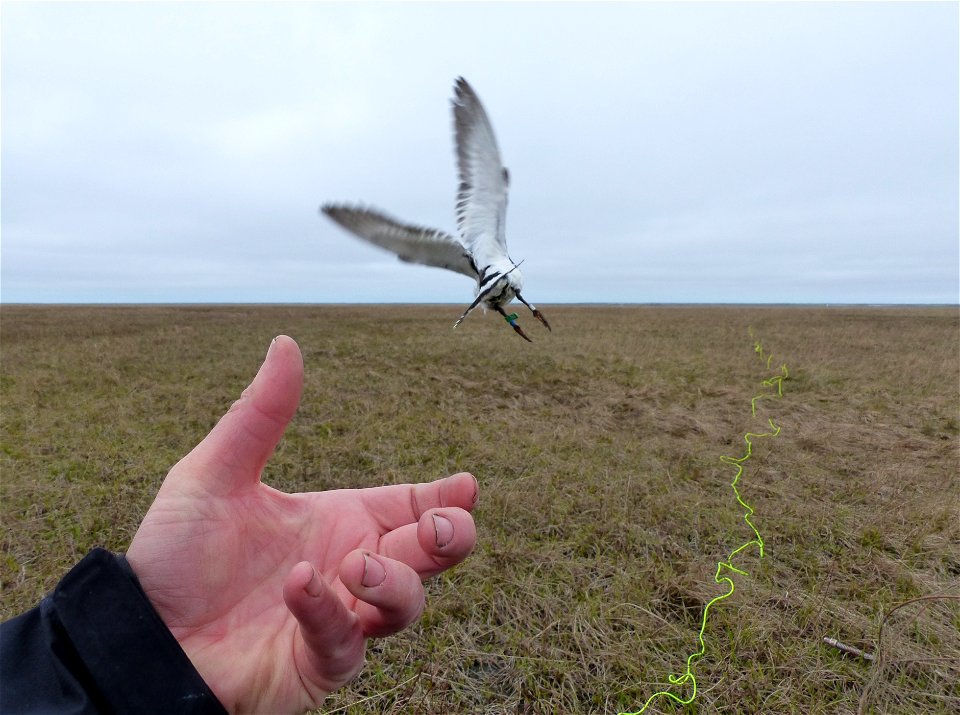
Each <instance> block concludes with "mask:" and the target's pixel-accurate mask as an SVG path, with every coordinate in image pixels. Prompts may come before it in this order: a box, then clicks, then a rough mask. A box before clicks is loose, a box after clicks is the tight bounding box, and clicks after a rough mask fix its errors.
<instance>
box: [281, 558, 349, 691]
mask: <svg viewBox="0 0 960 715" xmlns="http://www.w3.org/2000/svg"><path fill="white" fill-rule="evenodd" d="M283 601H284V603H286V604H287V608H288V609H289V610H290V613H292V614H293V617H294V618H296V619H297V624H298V625H299V628H300V636H301V638H302V641H303V649H302V650H300V651H299V652H298V651H296V650H295V651H294V654H295V657H297V658H299V659H300V662H297V667H298V668H299V670H300V672H301V673H302V674H303V675H304V676H306V677H305V680H306V681H309V682H312V683H315V684H317V686H318V687H319V689H321V690H325V691H326V692H329V691H330V690H333V689H335V688H338V687H340V686H341V685H343V684H344V683H346V682H347V681H349V680H350V679H352V678H353V677H354V676H355V675H356V674H357V673H358V672H359V671H360V669H361V668H362V667H363V652H364V637H363V631H362V628H361V626H360V621H359V619H358V618H357V616H356V615H355V614H354V613H351V612H350V610H349V609H348V608H347V607H346V606H345V605H344V604H343V601H341V600H340V598H339V597H338V596H337V594H336V593H335V592H334V591H333V589H332V588H330V586H329V585H328V584H327V583H325V582H324V580H323V579H322V578H321V577H320V575H319V574H318V573H317V571H316V569H314V567H313V566H312V565H311V564H310V563H309V562H307V561H301V562H300V563H298V564H297V565H296V566H294V567H293V568H292V569H291V570H290V573H289V574H288V576H287V578H286V580H285V581H284V584H283ZM311 694H312V695H317V693H311ZM325 694H326V693H322V694H319V695H321V697H319V698H318V699H317V701H318V702H319V700H321V699H322V695H325Z"/></svg>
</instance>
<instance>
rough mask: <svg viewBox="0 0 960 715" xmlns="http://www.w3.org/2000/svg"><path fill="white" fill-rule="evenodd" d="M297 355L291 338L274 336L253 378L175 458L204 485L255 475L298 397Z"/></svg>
mask: <svg viewBox="0 0 960 715" xmlns="http://www.w3.org/2000/svg"><path fill="white" fill-rule="evenodd" d="M302 390H303V358H302V357H301V355H300V348H299V347H298V346H297V343H296V341H294V340H293V338H289V337H287V336H286V335H281V336H279V337H277V338H274V340H273V342H272V343H271V344H270V349H269V350H268V351H267V357H266V358H265V359H264V361H263V365H261V366H260V370H259V372H257V375H256V377H254V378H253V382H251V383H250V385H249V386H248V387H247V389H246V390H244V391H243V394H241V395H240V399H239V400H237V401H236V402H234V403H233V405H232V406H231V407H230V409H229V410H228V411H227V413H226V414H225V415H224V416H223V417H221V418H220V421H219V422H217V424H216V425H215V426H214V428H213V429H212V430H211V431H210V434H208V435H207V436H206V437H205V438H204V439H203V441H202V442H200V444H198V445H197V446H196V447H194V449H193V451H191V452H190V454H188V455H187V456H186V457H184V459H183V460H182V461H181V465H180V466H181V468H182V469H187V470H189V471H190V472H192V473H194V474H195V475H196V477H198V478H200V479H203V480H204V481H206V482H207V484H208V486H211V487H216V486H220V487H221V488H223V489H227V490H229V489H232V488H234V487H236V486H240V485H243V484H249V483H250V482H255V481H257V480H258V479H260V473H261V472H262V471H263V467H264V465H265V464H266V463H267V460H268V459H269V458H270V455H271V454H273V450H274V449H275V448H276V446H277V443H278V442H279V441H280V438H281V437H282V436H283V432H284V430H285V429H286V428H287V424H289V422H290V420H291V419H292V418H293V415H294V413H295V412H296V411H297V405H298V404H299V403H300V393H301V391H302Z"/></svg>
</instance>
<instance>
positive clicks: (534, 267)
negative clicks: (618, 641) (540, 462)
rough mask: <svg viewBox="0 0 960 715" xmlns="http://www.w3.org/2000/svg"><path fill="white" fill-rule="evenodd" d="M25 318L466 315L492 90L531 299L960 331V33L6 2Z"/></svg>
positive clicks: (471, 13)
mask: <svg viewBox="0 0 960 715" xmlns="http://www.w3.org/2000/svg"><path fill="white" fill-rule="evenodd" d="M0 24H2V46H0V47H2V65H0V71H2V84H0V87H2V90H0V91H2V300H3V301H4V302H311V303H312V302H453V303H458V304H466V303H468V302H470V300H471V299H472V297H473V291H474V284H473V283H472V281H470V280H469V279H467V278H465V277H463V276H461V275H458V274H454V273H448V272H446V271H442V270H440V269H431V268H425V267H414V266H410V265H408V264H403V263H400V262H399V261H397V260H396V259H395V258H394V257H393V256H392V255H390V254H387V253H385V252H382V251H380V250H378V249H376V248H374V247H371V246H368V245H366V244H363V243H361V242H360V241H358V240H356V239H353V238H351V237H350V236H349V235H347V234H346V233H344V232H343V231H341V230H340V229H339V228H337V227H336V226H334V225H333V224H332V223H330V222H329V221H328V220H327V219H326V218H324V217H322V216H320V215H319V214H318V211H317V209H318V206H319V205H320V204H321V203H323V202H326V201H349V202H357V201H359V202H363V203H366V204H370V205H374V206H377V207H380V208H382V209H384V210H386V211H387V212H389V213H391V214H392V215H394V216H396V217H398V218H401V219H405V220H407V221H410V222H414V223H420V224H427V225H434V226H436V227H438V228H444V229H446V230H450V231H453V229H454V228H455V223H454V216H453V208H454V194H455V190H456V172H455V165H454V154H453V145H452V120H451V115H450V96H451V94H452V86H453V80H454V78H455V77H457V76H458V75H463V76H464V77H466V78H467V79H468V81H469V82H470V83H471V84H472V85H473V87H474V88H475V89H476V91H477V93H478V94H479V95H480V97H481V99H482V101H483V103H484V104H485V106H486V108H487V111H488V113H489V114H490V117H491V119H492V121H493V124H494V128H495V130H496V133H497V137H498V140H499V144H500V149H501V153H502V155H503V158H504V162H505V164H506V165H507V166H508V167H509V169H510V172H511V179H512V187H511V195H510V208H509V212H508V218H507V237H508V241H509V246H510V252H511V254H512V256H513V258H514V259H516V260H520V259H524V261H525V262H524V264H523V272H524V277H525V290H524V295H525V297H526V298H527V299H528V300H532V301H534V302H535V303H537V304H546V305H549V304H550V303H559V302H639V303H647V302H760V303H769V302H776V303H794V302H799V303H809V302H813V303H824V302H827V303H957V302H958V299H960V298H958V291H960V248H958V246H960V236H958V213H960V206H958V195H960V187H958V155H960V149H958V136H960V122H958V107H960V96H958V87H960V80H958V57H960V47H958V27H960V18H958V4H957V3H955V2H942V3H913V2H910V3H897V2H893V3H879V4H872V3H859V2H858V3H836V4H835V3H823V2H817V3H798V4H792V3H791V4H786V3H742V4H741V3H734V4H724V3H708V4H699V3H697V4H695V3H679V4H677V3H673V4H653V3H636V4H633V3H610V4H597V3H590V4H578V3H562V4H554V3H545V2H544V3H531V4H513V3H505V4H488V3H482V4H461V3H428V4H406V3H389V4H362V3H350V4H334V3H317V4H305V3H298V4H283V3H264V4H232V3H214V4H192V3H191V4H176V3H156V4H153V3H151V4H147V3H120V4H116V3H104V4H83V3H67V4H54V3H42V4H33V3H9V2H5V3H3V6H2V10H0Z"/></svg>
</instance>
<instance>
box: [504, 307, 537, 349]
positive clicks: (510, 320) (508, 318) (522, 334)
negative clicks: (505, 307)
mask: <svg viewBox="0 0 960 715" xmlns="http://www.w3.org/2000/svg"><path fill="white" fill-rule="evenodd" d="M503 319H504V320H506V321H507V322H508V323H509V324H510V327H511V328H513V329H514V330H515V331H516V332H517V335H519V336H520V337H521V338H523V339H524V340H526V341H527V342H528V343H532V342H533V341H532V340H531V339H530V338H528V337H527V334H526V333H525V332H523V328H521V327H520V326H519V325H517V314H516V313H510V315H507V314H506V313H504V314H503Z"/></svg>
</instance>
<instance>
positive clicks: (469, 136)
mask: <svg viewBox="0 0 960 715" xmlns="http://www.w3.org/2000/svg"><path fill="white" fill-rule="evenodd" d="M453 125H454V136H455V139H456V148H457V167H458V170H459V180H460V186H459V188H458V190H457V205H456V216H457V228H458V230H459V234H460V238H459V239H458V238H456V237H454V236H451V235H450V234H449V233H446V232H444V231H440V230H438V229H433V228H425V227H423V226H414V225H411V224H405V223H401V222H400V221H397V220H396V219H394V218H392V217H390V216H387V215H386V214H384V213H382V212H380V211H377V210H374V209H369V208H362V207H355V206H345V205H337V204H325V205H324V206H322V207H321V210H322V212H323V213H324V214H326V215H327V216H329V217H330V218H331V219H333V220H334V221H336V222H337V223H338V224H340V226H342V227H343V228H345V229H347V230H348V231H350V232H351V233H353V234H354V235H356V236H358V237H360V238H362V239H364V240H366V241H369V242H370V243H372V244H374V245H375V246H379V247H380V248H385V249H386V250H388V251H392V252H393V253H396V254H397V256H398V257H399V258H400V260H401V261H407V262H409V263H420V264H423V265H426V266H435V267H437V268H446V269H448V270H451V271H456V272H457V273H462V274H464V275H465V276H469V277H471V278H473V279H475V280H476V281H477V294H476V299H475V300H474V301H473V303H471V304H470V306H469V307H468V308H467V309H466V311H464V313H463V315H461V316H460V319H459V320H457V322H456V323H454V326H453V327H454V328H456V327H457V326H458V325H460V323H461V322H462V321H463V319H464V318H466V317H467V315H468V314H469V313H470V311H472V310H473V309H474V308H476V307H477V306H478V305H481V306H483V307H484V308H492V309H494V310H496V311H497V312H499V313H500V314H501V315H502V316H503V317H504V318H505V319H506V321H507V322H508V323H509V324H510V326H511V327H512V328H513V329H514V330H515V331H516V332H517V333H518V334H519V335H520V336H521V337H523V338H524V339H525V340H530V338H528V337H527V335H526V334H525V333H524V332H523V330H522V329H521V328H520V326H519V325H518V324H517V322H516V317H517V316H516V315H515V314H511V315H508V314H507V312H506V311H505V310H504V306H505V305H507V304H509V303H510V301H511V300H513V298H514V297H516V298H517V299H518V300H520V301H521V302H522V303H523V304H524V305H526V306H527V307H528V308H529V309H530V310H531V311H532V312H533V315H534V316H535V317H536V318H537V320H539V321H540V322H541V323H543V324H544V325H545V326H546V327H547V329H550V324H549V323H547V320H546V318H544V317H543V314H542V313H541V312H540V311H539V310H537V309H536V308H535V307H534V306H533V305H531V304H530V303H528V302H527V301H526V300H524V298H523V296H521V295H520V291H521V290H522V288H523V276H522V275H521V273H520V269H519V267H518V264H516V263H514V261H513V260H512V259H511V258H510V256H509V254H508V253H507V238H506V234H505V225H506V215H507V193H508V189H509V175H508V173H507V170H506V169H505V168H504V166H503V162H502V161H501V160H500V150H499V149H498V148H497V140H496V137H495V136H494V134H493V126H492V125H491V124H490V119H489V118H488V117H487V113H486V112H485V111H484V109H483V105H482V104H481V103H480V99H479V98H478V97H477V94H476V92H474V91H473V88H472V87H471V86H470V85H469V84H467V81H466V80H465V79H463V78H462V77H459V78H457V81H456V85H455V88H454V98H453Z"/></svg>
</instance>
